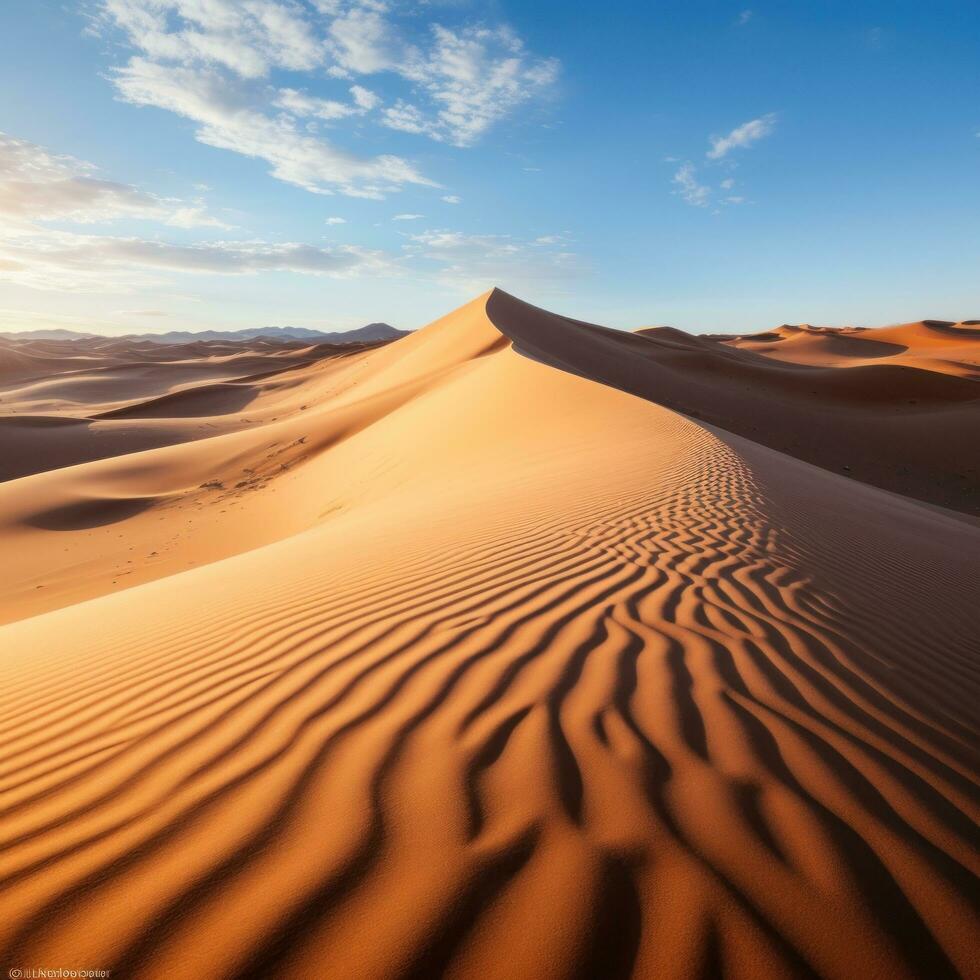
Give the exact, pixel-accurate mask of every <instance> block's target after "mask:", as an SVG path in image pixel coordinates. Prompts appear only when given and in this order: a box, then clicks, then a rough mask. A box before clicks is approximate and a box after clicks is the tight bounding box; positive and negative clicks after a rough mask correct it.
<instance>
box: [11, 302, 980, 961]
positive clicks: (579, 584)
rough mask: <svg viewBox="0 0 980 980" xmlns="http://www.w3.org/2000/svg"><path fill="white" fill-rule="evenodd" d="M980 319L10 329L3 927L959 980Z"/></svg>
mask: <svg viewBox="0 0 980 980" xmlns="http://www.w3.org/2000/svg"><path fill="white" fill-rule="evenodd" d="M978 447H980V325H977V324H971V323H963V324H947V323H937V322H934V321H925V322H921V323H914V324H905V325H903V326H900V327H894V328H888V329H882V330H873V331H860V330H847V331H825V330H824V331H822V330H819V329H815V328H806V327H783V328H780V329H779V330H777V331H771V332H768V333H765V334H760V335H756V336H754V337H741V338H735V337H729V338H706V337H692V336H688V335H686V334H682V333H680V332H678V331H674V330H670V329H668V328H651V329H647V330H641V331H637V332H636V333H633V334H629V333H622V332H617V331H610V330H605V329H603V328H601V327H595V326H592V325H589V324H585V323H580V322H578V321H574V320H569V319H565V318H563V317H558V316H555V315H552V314H549V313H546V312H544V311H542V310H538V309H535V308H533V307H530V306H528V305H526V304H524V303H522V302H520V301H519V300H517V299H515V298H513V297H511V296H509V295H507V294H506V293H502V292H500V291H492V292H491V293H488V294H486V295H484V296H481V297H479V298H478V299H476V300H474V301H473V302H471V303H469V304H468V305H466V306H464V307H462V308H461V309H459V310H457V311H455V312H454V313H452V314H450V315H449V316H447V317H445V318H443V319H442V320H439V321H437V322H435V323H433V324H431V325H429V326H428V327H425V328H424V329H422V330H420V331H417V332H416V333H414V334H412V335H410V336H408V337H406V338H403V339H401V340H398V341H396V342H394V343H390V344H386V345H376V346H355V347H350V348H347V347H336V348H328V347H308V346H303V345H302V344H286V345H281V344H262V343H253V344H251V345H242V344H238V345H226V346H223V345H221V344H199V345H184V346H180V347H173V348H166V347H157V346H155V345H152V344H132V343H128V342H125V341H116V342H109V341H105V342H77V344H76V345H74V346H72V345H66V344H52V343H44V342H32V343H27V342H21V343H18V342H16V341H10V340H7V341H0V480H2V481H3V482H0V556H2V561H0V623H3V624H4V625H2V626H0V706H2V712H0V729H2V733H0V813H2V822H0V950H2V951H3V955H2V957H0V960H2V964H0V965H2V967H3V969H4V970H7V969H24V970H28V969H31V968H48V969H54V968H64V969H71V968H74V969H92V970H111V971H112V976H113V977H114V978H116V980H122V978H129V977H138V978H159V980H173V978H179V980H183V978H192V977H193V978H224V977H303V978H309V977H331V978H332V977H338V978H378V980H381V978H394V977H419V978H422V977H435V976H451V977H465V978H480V980H484V978H493V977H500V978H535V980H537V978H546V980H551V978H591V977H596V978H615V977H627V976H636V977H642V978H657V980H661V978H663V980H668V978H699V977H708V976H716V975H722V974H723V975H725V976H731V977H738V978H760V977H766V978H769V977H772V978H777V977H801V976H811V977H812V976H819V977H827V978H841V980H849V978H861V980H872V978H882V980H900V978H922V977H926V978H939V977H955V976H971V975H972V976H977V975H978V973H977V955H978V954H977V950H978V944H980V930H978V925H977V917H976V909H977V904H976V903H977V898H978V894H980V889H978V877H977V874H978V870H980V861H978V857H977V854H978V848H977V844H978V830H977V817H978V811H980V806H978V802H980V797H978V767H977V753H976V749H977V720H978V713H980V711H978V705H980V664H978V650H980V601H978V600H980V584H978V583H980V452H978Z"/></svg>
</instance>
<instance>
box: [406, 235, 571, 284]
mask: <svg viewBox="0 0 980 980" xmlns="http://www.w3.org/2000/svg"><path fill="white" fill-rule="evenodd" d="M405 252H406V255H407V256H408V257H409V258H410V259H412V260H414V261H415V265H414V266H413V267H414V268H420V266H419V262H420V261H421V260H427V261H428V262H431V263H434V265H435V267H436V268H435V273H434V274H435V276H436V278H438V279H439V280H441V281H443V282H448V283H452V284H453V285H455V286H458V287H460V288H461V289H463V290H466V291H468V292H477V291H480V290H483V289H488V288H489V287H490V286H494V285H504V286H505V288H506V286H507V285H510V286H511V287H512V288H520V287H522V286H528V285H534V286H541V285H549V284H550V285H557V284H559V283H565V282H567V281H569V280H572V279H574V278H575V277H577V276H581V275H582V274H583V271H584V270H583V263H582V259H581V258H580V257H579V256H578V255H576V254H575V253H574V252H572V251H570V250H569V249H568V247H567V246H566V245H565V243H564V239H563V237H562V236H558V235H556V236H550V235H546V236H541V238H540V239H539V240H537V241H535V240H532V241H525V240H523V239H520V238H515V237H513V236H511V235H486V234H468V233H465V232H460V231H451V230H446V229H441V230H432V231H424V232H421V233H420V234H417V235H413V236H412V237H411V239H410V243H409V244H408V245H406V246H405Z"/></svg>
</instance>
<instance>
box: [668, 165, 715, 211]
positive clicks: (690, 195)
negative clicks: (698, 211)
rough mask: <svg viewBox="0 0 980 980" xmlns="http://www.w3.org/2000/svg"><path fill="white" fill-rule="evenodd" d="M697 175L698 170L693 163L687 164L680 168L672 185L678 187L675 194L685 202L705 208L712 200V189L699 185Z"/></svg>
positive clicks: (672, 179)
mask: <svg viewBox="0 0 980 980" xmlns="http://www.w3.org/2000/svg"><path fill="white" fill-rule="evenodd" d="M695 174H696V170H695V168H694V164H692V163H685V164H684V165H683V166H681V167H679V168H678V170H677V172H676V173H675V174H674V176H673V177H672V178H671V181H672V183H674V184H676V185H677V190H676V191H675V192H674V193H675V194H679V195H680V196H681V198H682V199H683V200H685V201H686V202H687V203H688V204H692V205H694V207H696V208H705V207H707V206H708V202H709V200H710V198H711V188H710V187H706V186H705V185H704V184H700V183H698V179H697V177H696V176H695Z"/></svg>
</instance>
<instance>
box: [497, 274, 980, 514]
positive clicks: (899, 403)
mask: <svg viewBox="0 0 980 980" xmlns="http://www.w3.org/2000/svg"><path fill="white" fill-rule="evenodd" d="M490 309H491V312H492V313H493V312H494V311H496V313H497V315H498V316H499V317H500V318H506V319H507V320H508V322H509V323H510V324H512V326H510V327H508V329H509V330H510V331H511V335H512V336H513V337H514V340H515V343H516V344H517V345H518V347H519V348H520V349H521V350H522V351H524V352H526V353H527V354H528V355H529V356H532V357H540V358H541V359H542V360H543V361H544V362H545V363H548V364H553V365H555V366H558V367H561V368H563V369H565V370H568V371H573V372H575V373H578V374H582V375H585V376H587V377H593V378H596V379H597V380H600V381H602V382H604V383H606V384H611V385H615V386H616V387H618V388H623V389H624V390H626V391H630V392H633V393H634V394H637V395H640V396H641V397H643V398H649V399H652V400H653V401H657V402H659V403H660V404H663V405H667V406H669V407H671V408H674V409H676V410H678V411H681V412H684V413H685V414H687V415H690V416H693V417H695V418H698V419H702V420H704V421H706V422H710V423H712V424H714V425H718V426H721V427H722V428H724V429H727V430H728V431H730V432H735V433H738V434H740V435H744V436H747V437H748V438H750V439H752V440H753V442H758V443H761V444H762V445H765V446H769V447H771V448H773V449H778V450H779V451H780V452H783V453H788V454H789V455H792V456H796V457H797V458H799V459H804V460H807V461H808V462H811V463H816V464H817V465H818V466H822V467H825V468H827V469H830V470H833V471H834V472H837V473H844V474H846V475H848V476H849V477H851V478H853V479H858V480H862V481H864V482H867V483H871V484H873V485H874V486H877V487H882V488H883V489H886V490H891V491H893V492H895V493H901V494H903V495H905V496H911V497H915V498H917V499H919V500H923V501H926V502H928V503H932V504H937V505H939V506H942V507H947V508H950V509H953V510H959V511H962V512H965V513H968V514H972V515H974V516H980V458H978V455H977V452H976V447H977V446H978V445H980V381H978V380H973V379H971V378H967V377H965V376H963V377H959V376H955V375H953V374H949V373H940V372H937V371H933V370H928V369H924V368H919V367H910V366H908V365H906V364H894V365H893V364H891V363H885V362H886V361H889V360H890V359H887V358H879V359H877V360H874V361H873V362H872V361H871V360H869V361H868V362H867V363H864V364H861V365H860V366H853V367H849V368H848V369H847V370H841V369H837V368H836V367H831V366H824V365H820V366H813V365H808V364H804V363H782V362H779V361H774V360H772V359H770V358H769V357H761V356H758V355H757V354H756V353H754V352H752V351H750V350H738V349H735V348H733V347H731V346H730V345H728V344H723V343H717V342H716V341H713V340H710V339H707V338H701V337H692V336H689V335H688V334H684V333H682V332H680V331H678V330H672V329H670V328H654V329H652V330H644V331H641V332H639V333H634V334H629V333H623V332H622V331H618V330H608V329H606V328H603V327H596V326H592V325H591V324H586V323H580V322H578V321H571V320H568V319H567V318H565V317H560V316H557V315H555V314H551V313H545V311H543V310H536V309H535V308H534V307H531V306H528V305H527V304H525V303H522V302H521V301H520V300H517V299H515V298H514V297H511V296H508V295H507V294H505V293H501V292H499V291H498V292H497V293H496V294H495V295H494V297H493V298H492V299H491V302H490ZM525 320H528V321H529V322H532V323H534V324H535V328H534V330H533V331H532V334H531V335H527V336H525V334H524V331H523V327H522V324H523V323H524V321H525ZM950 329H952V328H950ZM570 331H571V332H572V333H574V336H575V337H576V340H577V343H576V344H566V343H564V342H563V341H562V337H563V336H564V335H565V334H567V333H569V332H570ZM960 332H961V333H964V336H969V337H970V338H971V339H970V341H969V343H970V344H972V347H971V349H972V350H973V352H974V356H976V355H977V354H978V353H980V342H978V341H977V340H976V334H977V331H976V330H974V331H973V332H972V333H971V332H970V328H964V330H962V331H960ZM868 333H874V335H875V336H876V337H877V336H879V334H880V331H868ZM890 336H893V337H894V335H890ZM901 336H906V338H907V339H910V340H911V338H909V337H908V336H907V334H906V333H903V334H901ZM929 336H932V334H931V333H930V334H929ZM886 339H887V338H883V341H884V340H886ZM854 342H855V343H870V341H854ZM958 342H959V341H958ZM888 343H891V341H888Z"/></svg>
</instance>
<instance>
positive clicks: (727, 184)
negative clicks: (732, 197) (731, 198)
mask: <svg viewBox="0 0 980 980" xmlns="http://www.w3.org/2000/svg"><path fill="white" fill-rule="evenodd" d="M719 186H720V187H721V189H722V190H724V191H730V190H731V189H732V188H733V187H734V186H735V181H734V180H733V179H732V178H731V177H726V178H725V179H724V180H723V181H722V182H721V184H719Z"/></svg>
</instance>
